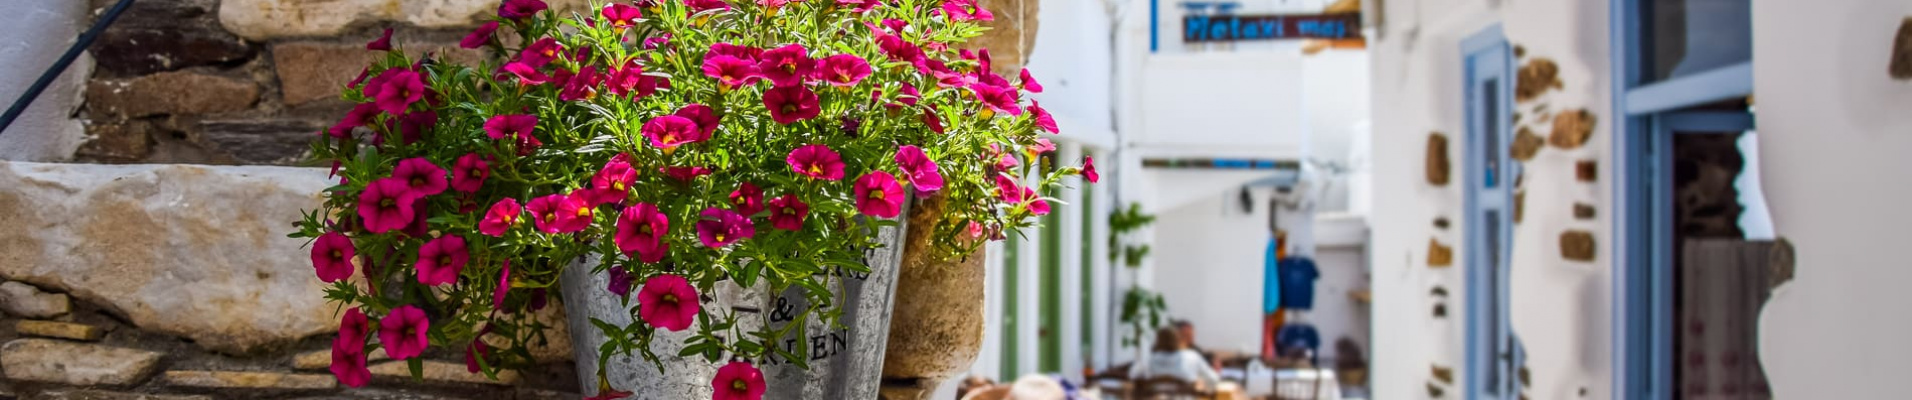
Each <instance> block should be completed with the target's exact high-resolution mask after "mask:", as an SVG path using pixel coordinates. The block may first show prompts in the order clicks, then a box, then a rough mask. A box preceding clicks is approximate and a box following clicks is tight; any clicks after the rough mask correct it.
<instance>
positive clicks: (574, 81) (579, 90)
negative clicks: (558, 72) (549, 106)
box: [558, 65, 604, 101]
mask: <svg viewBox="0 0 1912 400" xmlns="http://www.w3.org/2000/svg"><path fill="white" fill-rule="evenodd" d="M603 80H604V75H601V74H598V70H597V66H596V65H587V66H585V67H584V69H582V70H579V71H578V74H577V76H573V77H571V79H570V80H567V81H565V83H564V90H561V91H559V92H558V100H564V101H584V100H590V99H594V98H597V86H598V83H599V82H602V81H603Z"/></svg>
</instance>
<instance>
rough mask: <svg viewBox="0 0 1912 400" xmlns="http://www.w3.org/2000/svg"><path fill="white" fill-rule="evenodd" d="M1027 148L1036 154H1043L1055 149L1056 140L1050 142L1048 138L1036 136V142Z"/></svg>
mask: <svg viewBox="0 0 1912 400" xmlns="http://www.w3.org/2000/svg"><path fill="white" fill-rule="evenodd" d="M1028 149H1029V151H1032V152H1035V153H1036V154H1045V153H1048V152H1051V151H1056V142H1051V141H1049V139H1048V138H1036V144H1032V145H1029V148H1028Z"/></svg>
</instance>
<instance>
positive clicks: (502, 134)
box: [485, 115, 544, 154]
mask: <svg viewBox="0 0 1912 400" xmlns="http://www.w3.org/2000/svg"><path fill="white" fill-rule="evenodd" d="M537 127H538V116H536V115H499V116H494V117H491V119H489V120H485V135H486V136H489V137H491V138H492V139H505V138H513V139H516V141H517V143H518V152H519V154H526V153H527V152H529V151H530V150H531V149H535V148H538V146H540V145H543V144H544V143H543V142H540V141H538V137H537V136H534V135H532V131H533V130H535V129H536V128H537Z"/></svg>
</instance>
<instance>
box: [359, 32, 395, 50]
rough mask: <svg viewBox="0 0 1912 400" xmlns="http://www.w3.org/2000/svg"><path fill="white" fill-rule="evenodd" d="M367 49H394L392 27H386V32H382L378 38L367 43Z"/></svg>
mask: <svg viewBox="0 0 1912 400" xmlns="http://www.w3.org/2000/svg"><path fill="white" fill-rule="evenodd" d="M365 49H366V50H374V51H392V28H385V33H384V34H380V35H379V36H378V38H377V39H372V41H371V42H369V43H366V44H365Z"/></svg>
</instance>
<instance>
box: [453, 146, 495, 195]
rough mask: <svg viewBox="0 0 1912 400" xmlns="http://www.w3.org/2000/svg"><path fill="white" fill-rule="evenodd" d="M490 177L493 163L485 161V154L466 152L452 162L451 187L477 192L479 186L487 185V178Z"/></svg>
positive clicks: (467, 191) (466, 191) (462, 190)
mask: <svg viewBox="0 0 1912 400" xmlns="http://www.w3.org/2000/svg"><path fill="white" fill-rule="evenodd" d="M490 177H491V163H487V162H485V157H484V156H480V155H478V153H471V154H466V155H463V156H459V157H458V161H457V162H454V163H452V168H451V188H452V189H454V190H457V191H460V192H465V193H471V192H476V191H478V188H479V187H483V186H484V185H485V179H486V178H490Z"/></svg>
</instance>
